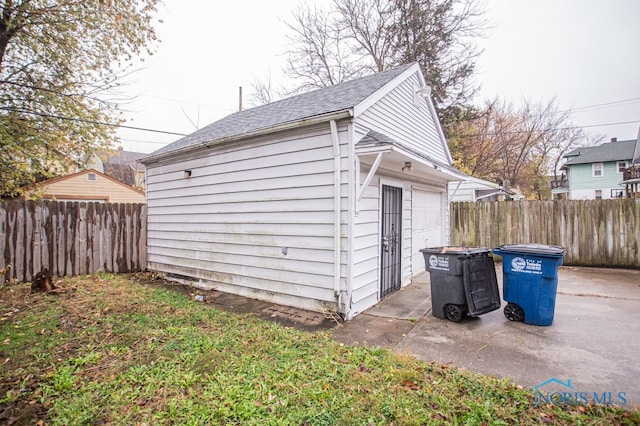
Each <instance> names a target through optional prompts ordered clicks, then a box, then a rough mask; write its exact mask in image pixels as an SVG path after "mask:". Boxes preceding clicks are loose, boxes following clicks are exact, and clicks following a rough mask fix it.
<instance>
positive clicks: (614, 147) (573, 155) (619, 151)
mask: <svg viewBox="0 0 640 426" xmlns="http://www.w3.org/2000/svg"><path fill="white" fill-rule="evenodd" d="M635 147H636V141H635V140H629V141H619V142H607V143H603V144H600V145H598V146H588V147H582V148H577V149H574V150H573V151H571V152H569V153H568V154H566V155H565V156H564V158H566V159H567V161H566V162H565V163H564V166H572V165H575V164H586V163H606V162H608V161H626V160H629V161H630V160H632V159H633V151H634V149H635Z"/></svg>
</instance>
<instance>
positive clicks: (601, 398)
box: [533, 377, 627, 406]
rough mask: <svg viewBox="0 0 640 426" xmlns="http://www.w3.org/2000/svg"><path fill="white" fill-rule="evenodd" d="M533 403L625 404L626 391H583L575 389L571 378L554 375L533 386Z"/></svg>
mask: <svg viewBox="0 0 640 426" xmlns="http://www.w3.org/2000/svg"><path fill="white" fill-rule="evenodd" d="M533 400H534V404H535V405H536V406H537V405H541V404H542V405H545V404H553V405H586V404H590V403H593V404H600V405H619V406H623V405H626V404H627V393H626V392H609V391H602V390H599V391H591V392H583V391H579V390H578V389H576V387H575V386H574V385H573V384H572V383H571V379H567V380H566V381H564V382H563V381H562V380H560V379H557V378H555V377H552V378H551V379H549V380H547V381H545V382H542V383H540V384H539V385H536V386H534V387H533Z"/></svg>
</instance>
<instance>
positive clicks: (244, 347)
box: [0, 274, 640, 425]
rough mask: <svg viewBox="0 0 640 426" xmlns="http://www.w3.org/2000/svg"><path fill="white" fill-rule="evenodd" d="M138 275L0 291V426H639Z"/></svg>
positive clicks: (632, 415) (611, 413)
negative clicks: (205, 299) (47, 291)
mask: <svg viewBox="0 0 640 426" xmlns="http://www.w3.org/2000/svg"><path fill="white" fill-rule="evenodd" d="M138 278H139V277H136V276H133V275H108V274H99V275H91V276H83V277H75V278H66V279H64V280H63V281H62V282H60V283H59V286H61V287H62V288H64V289H66V291H64V292H61V293H59V294H55V295H42V294H30V292H29V285H28V284H12V285H4V286H2V287H1V288H0V423H7V424H35V423H37V422H38V421H43V422H44V423H48V424H52V425H58V424H97V423H109V424H122V425H129V424H136V423H138V424H143V423H146V424H154V425H156V424H186V425H197V424H242V425H245V424H256V425H258V424H259V425H263V424H267V425H270V424H272V425H334V424H344V425H369V424H373V425H377V424H380V425H388V424H396V425H422V424H465V425H489V424H491V425H500V424H516V423H517V424H542V423H549V422H552V423H555V424H625V423H626V424H638V423H640V414H639V413H638V412H631V411H624V410H621V409H616V408H612V407H603V406H593V405H590V406H587V407H569V408H564V407H556V406H545V407H535V406H534V400H533V394H532V392H531V391H530V390H528V389H522V388H520V387H517V386H515V385H514V384H512V383H509V382H508V381H505V380H497V379H493V378H489V377H485V376H482V375H478V374H473V373H469V372H466V371H462V370H457V369H455V368H449V367H446V366H441V365H437V364H429V363H424V362H420V361H417V360H416V359H414V358H412V357H409V356H404V355H399V354H396V353H393V352H391V351H387V350H383V349H379V348H366V347H349V346H344V345H341V344H338V343H336V342H334V341H333V340H332V339H331V335H330V334H329V333H327V332H317V333H308V332H303V331H299V330H296V329H293V328H287V327H283V326H280V325H277V324H274V323H271V322H268V321H263V320H260V319H258V318H256V317H254V316H252V315H237V314H233V313H229V312H224V311H221V310H217V309H214V308H213V307H211V306H209V305H207V304H203V303H200V302H196V301H193V300H191V299H190V298H189V297H188V295H185V294H181V293H178V292H174V291H172V290H167V289H164V288H158V287H157V286H149V285H145V284H143V283H141V282H139V279H138Z"/></svg>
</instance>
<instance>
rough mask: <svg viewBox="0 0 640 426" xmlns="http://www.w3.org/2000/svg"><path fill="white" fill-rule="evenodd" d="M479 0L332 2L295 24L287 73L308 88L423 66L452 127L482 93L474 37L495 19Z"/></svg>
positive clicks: (301, 13) (307, 10)
mask: <svg viewBox="0 0 640 426" xmlns="http://www.w3.org/2000/svg"><path fill="white" fill-rule="evenodd" d="M483 15H484V11H483V9H482V7H481V4H480V3H479V1H478V0H394V1H384V0H333V3H332V5H331V9H330V10H329V11H324V10H322V9H318V8H316V7H312V6H303V7H301V8H300V9H299V10H298V12H297V13H295V14H294V18H293V20H292V21H291V22H289V23H288V26H289V29H290V31H291V34H290V36H289V37H290V40H291V42H292V48H291V50H290V52H289V58H288V69H287V72H288V74H289V76H291V77H292V78H293V79H294V80H295V81H297V82H298V90H300V91H305V90H310V89H315V88H321V87H327V86H331V85H334V84H337V83H340V82H343V81H345V80H349V79H352V78H355V77H359V76H362V75H366V74H371V73H373V72H378V71H383V70H385V69H389V68H393V67H395V66H397V65H401V64H406V63H411V62H418V63H420V65H421V67H422V70H423V74H424V75H425V78H426V80H427V83H428V84H429V85H430V86H431V87H432V96H433V100H434V104H435V106H436V108H437V109H438V112H439V114H440V118H441V121H442V122H443V126H444V128H445V130H448V129H449V128H450V127H451V126H450V125H449V123H450V122H451V123H453V122H456V121H457V120H458V118H459V116H460V110H461V109H465V108H466V107H467V105H468V104H469V101H470V99H471V97H472V96H473V95H474V93H475V92H476V90H477V85H476V84H475V82H474V81H473V80H472V75H473V72H474V71H475V59H476V58H477V56H478V55H479V53H480V52H479V51H478V49H477V48H476V45H475V39H476V38H477V37H478V36H479V35H481V34H482V33H483V32H484V31H485V30H486V29H488V27H489V26H488V24H487V22H486V21H485V20H484V18H483Z"/></svg>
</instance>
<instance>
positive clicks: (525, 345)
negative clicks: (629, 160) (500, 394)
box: [334, 264, 640, 408]
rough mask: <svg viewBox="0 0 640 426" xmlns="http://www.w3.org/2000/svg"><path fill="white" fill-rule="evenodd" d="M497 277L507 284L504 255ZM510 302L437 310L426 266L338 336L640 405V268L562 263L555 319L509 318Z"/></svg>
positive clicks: (521, 381)
mask: <svg viewBox="0 0 640 426" xmlns="http://www.w3.org/2000/svg"><path fill="white" fill-rule="evenodd" d="M497 277H498V283H499V287H500V290H502V269H501V264H498V265H497ZM505 304H506V303H505V302H504V301H502V306H501V308H500V309H499V310H497V311H493V312H490V313H488V314H484V315H482V316H480V317H478V318H465V319H464V320H463V321H462V322H461V323H452V322H450V321H447V320H441V319H438V318H435V317H433V316H432V315H431V301H430V285H429V274H428V273H426V272H425V273H423V274H421V275H420V276H418V277H417V278H416V279H415V280H414V282H413V283H412V284H411V285H409V286H407V287H406V288H404V289H402V290H400V291H398V292H396V293H395V294H393V295H392V296H390V297H388V298H386V299H385V300H383V301H382V302H381V303H379V304H378V305H376V306H375V307H373V308H372V309H370V310H369V311H367V312H365V313H363V314H360V315H359V316H357V317H356V318H355V319H354V320H353V321H351V322H349V323H346V324H345V325H344V326H342V327H339V328H337V329H335V330H334V338H335V339H336V340H338V341H340V342H344V343H349V344H367V345H376V346H381V347H387V348H393V349H394V350H395V351H397V352H401V353H407V354H412V355H414V356H416V357H417V358H420V359H422V360H424V361H435V362H438V363H442V364H448V365H453V366H456V367H459V368H464V369H467V370H470V371H475V372H479V373H483V374H486V375H491V376H496V377H501V378H502V377H506V378H509V379H511V380H513V381H514V382H515V383H518V384H520V385H522V386H525V387H530V388H534V387H536V386H538V385H541V384H544V383H548V384H547V385H543V386H542V387H540V388H539V390H540V391H541V392H545V393H546V394H547V395H548V394H550V393H553V392H569V393H571V394H574V395H575V392H584V393H585V395H586V397H587V398H588V399H589V400H590V401H591V400H594V398H596V399H599V402H605V403H615V402H618V403H623V402H625V401H626V404H625V405H626V406H627V407H634V408H637V407H640V271H635V270H620V269H598V268H576V267H561V268H560V270H559V278H558V294H557V298H556V310H555V317H554V322H553V324H552V325H551V326H548V327H540V326H534V325H527V324H524V323H516V322H511V321H508V320H507V319H506V318H505V316H504V314H503V312H502V308H503V307H504V305H505ZM594 395H595V397H594ZM621 398H622V399H621ZM596 402H598V401H596Z"/></svg>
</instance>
